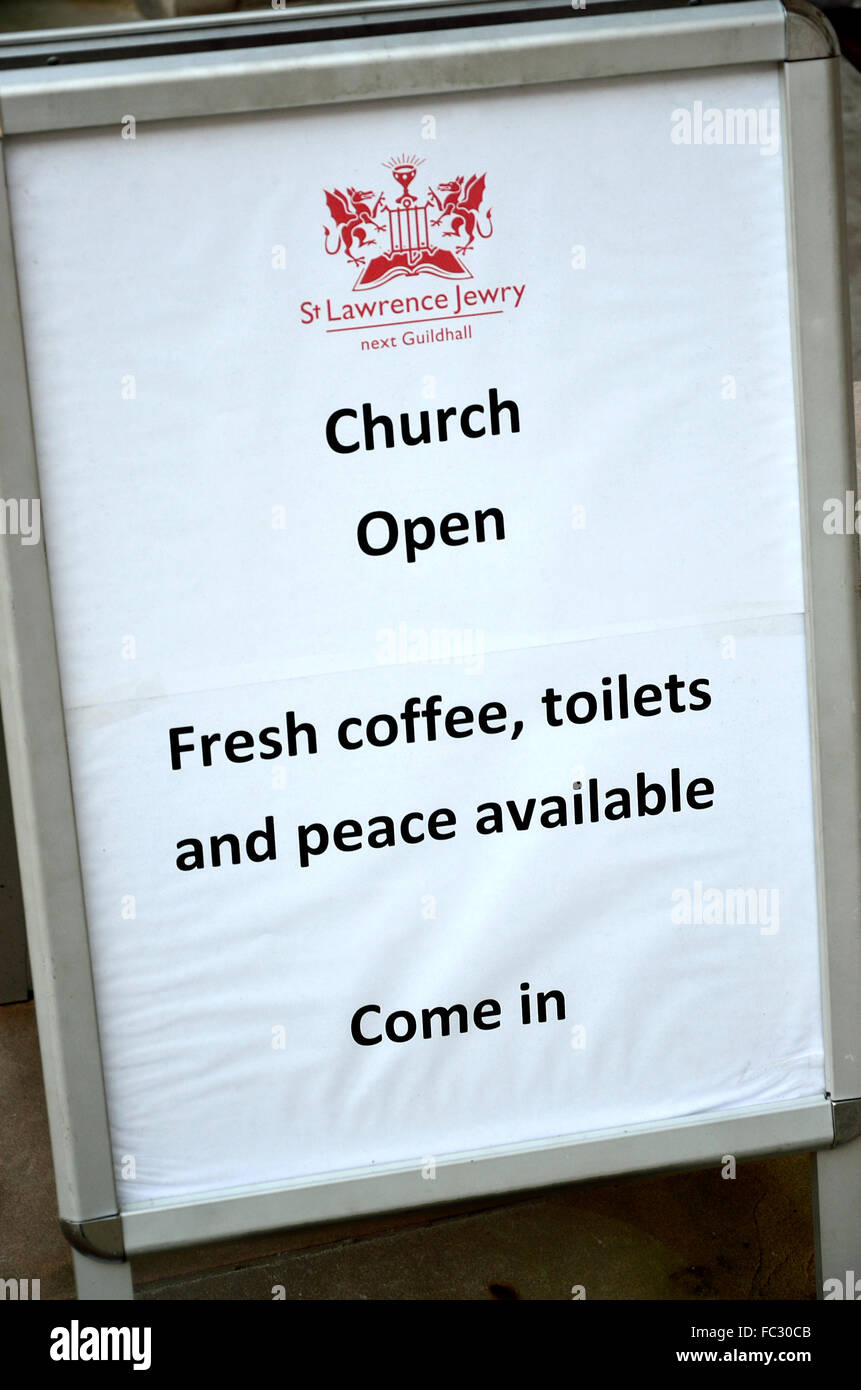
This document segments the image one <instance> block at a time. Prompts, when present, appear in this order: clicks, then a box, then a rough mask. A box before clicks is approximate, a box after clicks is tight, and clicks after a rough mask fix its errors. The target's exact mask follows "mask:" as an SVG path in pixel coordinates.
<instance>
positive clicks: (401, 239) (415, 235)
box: [323, 155, 493, 290]
mask: <svg viewBox="0 0 861 1390" xmlns="http://www.w3.org/2000/svg"><path fill="white" fill-rule="evenodd" d="M423 163H424V160H423V159H419V158H418V157H417V156H415V155H411V156H409V157H408V156H406V155H400V156H399V157H395V158H394V159H390V160H388V161H387V162H386V163H385V164H384V165H383V168H385V169H391V171H392V177H393V178H394V179H395V182H396V183H397V184H398V185H399V186H400V189H401V194H400V197H399V198H396V199H395V200H394V202H392V203H389V202H388V201H387V200H386V195H385V193H384V192H383V193H379V194H377V195H376V196H375V195H374V192H373V190H372V189H369V190H364V189H359V188H350V187H348V188H347V191H346V193H342V192H341V190H340V189H338V188H336V189H334V191H332V192H329V191H328V189H327V190H326V205H327V207H328V209H329V212H330V213H331V215H332V218H333V220H334V222H335V228H334V231H330V229H329V228H328V227H326V226H324V228H323V231H324V233H325V239H324V246H325V248H326V251H327V252H328V254H329V255H330V256H337V255H338V253H339V251H343V252H344V254H345V256H346V257H347V260H348V261H349V262H350V264H351V265H355V266H358V267H359V277H358V279H357V280H356V283H355V285H354V286H353V289H354V290H370V289H373V288H375V286H377V285H384V284H385V283H386V281H387V280H394V279H395V278H396V276H398V275H421V274H426V275H440V276H442V278H443V279H444V280H471V279H472V272H471V271H470V270H469V269H468V267H467V265H466V263H465V261H464V260H463V259H462V257H463V256H465V255H466V254H467V252H468V251H471V250H472V248H473V246H474V244H475V238H476V236H479V237H481V238H482V239H483V240H487V238H488V237H491V236H492V235H493V220H492V212H493V209H492V208H487V209H486V210H483V209H482V207H481V204H482V201H483V199H484V182H485V175H484V174H481V175H478V174H472V175H471V176H470V177H469V178H468V179H467V178H464V177H463V176H462V175H461V176H460V177H458V178H456V179H450V180H449V181H448V182H447V183H441V184H440V185H439V187H438V189H434V188H431V187H428V193H427V198H426V200H425V202H423V203H420V202H419V200H418V198H417V197H415V196H414V195H413V194H412V193H411V192H410V187H411V185H412V182H413V180H414V179H415V176H416V172H417V170H418V167H419V165H420V164H423ZM434 212H436V213H437V214H438V215H437V216H436V217H434V216H433V215H432V214H433V213H434ZM380 217H386V218H387V222H385V221H379V220H378V219H379V218H380ZM482 219H484V226H482ZM432 227H434V228H435V227H443V228H444V230H443V231H442V232H441V234H440V235H441V236H444V237H454V238H457V239H458V242H459V244H458V245H457V246H455V247H454V248H453V249H450V248H449V247H447V246H445V247H444V246H435V245H433V244H432V242H431V232H430V229H431V228H432ZM372 232H383V233H386V232H387V233H388V243H389V245H388V250H382V249H381V250H379V251H376V252H374V254H373V255H371V256H370V259H369V258H368V256H367V255H366V254H365V252H366V251H367V248H368V247H371V246H377V245H379V244H380V243H378V241H377V238H376V237H375V236H372V235H370V233H372Z"/></svg>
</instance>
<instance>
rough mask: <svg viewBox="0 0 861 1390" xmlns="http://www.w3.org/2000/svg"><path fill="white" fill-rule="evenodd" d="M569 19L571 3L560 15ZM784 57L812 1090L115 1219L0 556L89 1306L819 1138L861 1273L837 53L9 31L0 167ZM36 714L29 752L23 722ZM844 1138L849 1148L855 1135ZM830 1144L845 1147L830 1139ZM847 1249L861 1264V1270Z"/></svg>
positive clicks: (776, 0) (24, 395)
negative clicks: (388, 1215)
mask: <svg viewBox="0 0 861 1390" xmlns="http://www.w3.org/2000/svg"><path fill="white" fill-rule="evenodd" d="M563 11H564V13H563ZM741 64H771V65H776V66H777V67H778V68H779V70H780V75H781V102H782V111H781V123H782V127H783V132H784V140H783V150H784V152H783V159H784V180H785V189H786V199H787V215H788V226H787V240H788V248H789V265H790V276H791V291H792V299H793V303H792V316H793V323H792V332H793V356H794V373H795V399H796V407H797V427H798V439H799V458H800V470H801V478H802V521H803V528H804V571H805V593H806V637H807V650H808V682H809V692H810V705H811V726H812V727H811V735H812V751H813V772H814V804H815V813H816V858H817V879H818V891H819V917H820V939H821V943H822V962H823V986H824V998H823V1016H824V1024H825V1037H826V1076H827V1090H826V1092H825V1094H823V1095H822V1096H821V1097H819V1098H815V1099H812V1100H808V1101H804V1102H796V1103H793V1104H774V1105H769V1106H765V1107H760V1108H758V1109H745V1110H734V1111H721V1112H712V1113H707V1114H700V1115H697V1116H695V1117H692V1118H690V1119H687V1120H683V1121H678V1120H674V1121H670V1122H667V1123H665V1124H658V1125H655V1124H650V1125H641V1126H635V1127H631V1128H626V1129H619V1130H613V1131H606V1132H601V1133H591V1134H577V1135H573V1136H571V1137H570V1138H567V1139H555V1140H552V1141H544V1142H538V1143H535V1142H532V1143H524V1144H518V1145H514V1146H511V1147H508V1148H494V1149H490V1150H482V1151H472V1152H468V1153H462V1154H455V1155H450V1156H448V1157H447V1158H445V1159H442V1160H440V1161H439V1162H438V1166H437V1176H436V1181H435V1182H434V1183H433V1184H428V1183H426V1182H422V1181H420V1180H419V1175H418V1174H417V1172H416V1169H415V1166H410V1167H406V1166H405V1165H399V1164H390V1165H385V1166H382V1167H375V1168H373V1169H363V1170H360V1171H349V1172H341V1173H337V1174H327V1175H325V1176H324V1177H322V1178H318V1179H311V1180H308V1179H306V1178H302V1179H300V1180H297V1181H295V1182H292V1183H288V1184H286V1185H283V1186H281V1187H279V1188H278V1189H277V1190H271V1189H260V1188H248V1189H243V1190H238V1191H236V1190H235V1191H231V1192H229V1193H224V1194H217V1193H215V1194H207V1195H206V1196H205V1197H204V1198H202V1199H192V1200H185V1201H182V1202H178V1203H176V1204H172V1205H167V1206H165V1205H159V1206H151V1207H146V1208H138V1209H135V1210H133V1211H129V1212H126V1213H124V1214H122V1215H120V1214H119V1204H118V1201H117V1194H116V1188H115V1181H114V1170H113V1160H112V1153H111V1142H110V1133H109V1126H108V1115H107V1105H106V1100H105V1088H104V1080H103V1075H102V1066H101V1059H100V1051H99V1036H98V1027H97V1018H96V1006H95V998H94V992H93V982H92V972H91V965H90V955H89V943H88V934H87V921H86V913H85V907H84V896H83V889H82V881H81V870H80V863H79V852H78V841H77V833H76V826H75V813H74V806H73V801H72V789H71V781H70V775H69V761H68V752H67V746H66V734H65V726H64V715H63V703H62V697H61V690H60V677H59V671H58V663H57V651H56V644H55V637H54V625H53V616H52V602H51V591H50V585H49V580H48V570H47V562H46V555H45V548H44V541H42V543H41V544H40V545H39V546H38V547H32V548H28V549H27V550H22V547H20V546H17V547H16V546H9V545H4V546H2V547H0V574H2V584H0V686H2V703H3V721H4V726H5V733H6V743H7V748H8V756H9V769H10V781H11V787H12V795H13V804H14V809H15V820H16V830H17V840H18V851H19V859H20V865H21V877H22V884H23V891H24V898H25V904H26V912H27V929H28V939H29V947H30V954H31V961H32V973H33V982H34V990H35V998H36V1007H37V1013H38V1023H39V1036H40V1042H41V1049H42V1058H43V1068H44V1074H45V1085H46V1092H47V1101H48V1114H49V1122H50V1128H51V1139H52V1146H53V1153H54V1165H55V1172H56V1181H57V1193H58V1203H59V1213H60V1219H61V1225H62V1227H63V1230H64V1232H65V1233H66V1235H67V1237H68V1238H69V1240H70V1242H71V1244H72V1246H73V1251H74V1260H75V1267H76V1276H77V1279H78V1289H79V1295H80V1296H81V1297H85V1298H86V1297H90V1298H128V1297H131V1296H132V1281H131V1267H130V1264H129V1258H130V1257H134V1256H135V1255H138V1254H141V1253H143V1252H146V1251H152V1250H157V1249H167V1248H169V1247H172V1246H180V1245H189V1244H196V1243H200V1242H204V1241H208V1240H217V1239H226V1238H231V1237H235V1236H239V1235H247V1234H250V1233H253V1232H260V1231H265V1230H272V1229H277V1228H283V1227H288V1226H293V1225H300V1224H302V1225H307V1224H312V1223H321V1222H327V1221H334V1220H343V1219H345V1218H349V1217H356V1216H360V1215H364V1214H367V1213H372V1212H382V1211H387V1210H394V1209H399V1208H400V1209H403V1208H418V1207H421V1206H425V1205H428V1204H430V1203H441V1202H442V1203H451V1202H453V1201H457V1200H460V1199H467V1198H471V1197H478V1196H482V1197H487V1196H489V1195H494V1194H495V1195H500V1196H501V1195H503V1194H506V1193H511V1192H515V1191H522V1190H528V1189H532V1188H537V1187H542V1186H545V1185H550V1184H559V1183H566V1182H571V1181H575V1180H582V1179H587V1178H606V1177H609V1176H612V1175H616V1174H621V1173H632V1172H644V1171H649V1170H658V1169H664V1170H666V1169H673V1168H684V1167H693V1166H698V1165H704V1164H711V1163H716V1162H719V1160H720V1156H721V1155H722V1154H726V1153H732V1154H734V1155H736V1156H737V1157H740V1158H744V1157H753V1156H760V1155H765V1154H776V1153H782V1152H790V1151H811V1150H818V1151H820V1152H819V1153H818V1155H817V1159H816V1178H817V1187H816V1193H817V1196H816V1201H817V1214H818V1222H819V1227H818V1229H819V1247H820V1252H821V1263H820V1275H819V1277H820V1288H821V1280H822V1279H823V1278H824V1277H827V1275H828V1274H829V1273H833V1274H835V1275H836V1276H837V1277H839V1278H841V1279H842V1278H843V1272H844V1271H845V1270H846V1269H851V1268H861V1142H858V1140H857V1138H856V1136H858V1135H859V1134H861V1008H859V1001H861V845H859V835H858V827H859V815H861V785H859V776H861V748H859V730H858V722H857V711H858V710H859V708H861V698H859V697H861V681H859V632H858V597H857V592H856V584H857V581H858V550H857V542H856V539H855V538H854V537H852V536H849V537H843V538H842V539H841V538H838V537H834V536H826V535H825V534H824V531H823V527H822V501H823V499H825V498H826V497H830V496H842V495H843V494H844V493H845V492H847V491H850V490H853V489H854V488H855V458H854V448H853V436H854V431H853V421H852V411H851V402H852V390H851V365H850V364H851V355H850V352H849V326H848V309H847V303H846V292H845V247H844V227H843V201H842V164H841V133H840V104H839V55H838V51H837V45H836V41H835V39H834V35H833V33H832V31H831V30H830V27H829V26H828V25H827V23H826V22H825V21H824V19H823V18H822V16H821V15H820V14H819V12H818V11H816V10H813V9H812V8H811V7H810V6H809V5H807V4H806V0H789V3H788V4H787V6H786V7H785V6H784V5H783V4H781V3H780V0H747V3H718V4H711V5H703V6H697V7H694V8H691V7H688V6H679V5H677V6H672V5H671V6H666V7H663V8H654V9H650V10H639V9H633V10H632V9H631V8H630V7H620V6H618V5H615V6H614V5H607V4H602V3H601V0H598V3H597V4H595V5H594V6H591V5H590V9H589V11H588V12H585V13H576V12H572V11H571V9H570V7H569V6H561V5H558V4H557V5H549V4H544V3H538V4H536V5H533V6H531V7H529V11H528V14H524V11H523V7H522V6H516V5H513V4H512V3H510V0H478V3H469V4H437V3H425V2H424V0H412V2H411V0H374V2H372V3H361V4H351V5H349V6H346V5H317V6H303V7H294V8H292V9H291V10H289V11H288V12H286V13H285V14H283V15H280V16H277V17H273V16H272V14H271V13H268V14H265V15H240V16H236V17H235V19H234V20H233V21H229V20H226V19H225V18H224V17H223V16H219V17H218V18H217V20H211V19H210V20H196V21H191V22H184V23H179V22H173V23H168V24H163V25H133V26H128V27H124V28H123V29H111V30H101V31H91V32H90V34H89V35H87V34H86V33H82V32H81V31H75V32H74V33H73V34H70V33H69V32H68V31H64V32H63V33H62V34H51V35H47V36H45V35H40V36H33V35H26V36H20V37H19V38H16V39H13V40H11V41H8V40H7V41H4V44H3V45H0V126H2V139H0V157H2V151H3V148H4V147H5V145H6V142H7V141H9V140H12V141H14V140H15V139H16V138H17V137H21V136H26V135H29V134H33V133H37V132H56V131H63V130H72V129H81V128H85V127H94V126H115V127H119V126H120V124H121V122H122V119H123V117H124V116H125V115H126V114H127V113H128V112H133V113H134V115H135V119H136V120H137V121H141V122H146V121H159V120H165V119H176V118H201V117H203V118H208V117H225V116H229V115H231V114H237V113H240V112H251V111H264V110H284V109H287V108H291V107H299V106H306V107H316V106H325V105H328V104H331V103H338V102H355V101H361V100H367V101H371V100H374V101H377V100H384V99H387V98H394V97H405V96H417V95H420V94H422V95H429V94H438V93H443V92H462V91H476V92H477V91H481V90H483V89H501V88H506V87H527V86H530V85H539V84H544V83H551V82H553V83H567V82H577V81H580V80H585V79H590V78H607V77H623V76H629V75H632V74H641V73H656V72H667V71H673V70H690V69H697V68H710V67H720V66H736V65H741ZM0 347H2V353H3V362H4V372H3V374H2V377H0V486H2V492H3V495H4V496H12V497H34V498H35V497H38V496H39V495H40V491H39V481H38V460H37V457H36V450H35V445H34V438H33V430H32V424H31V417H30V407H29V395H28V381H27V371H26V363H25V351H24V340H23V334H22V325H21V318H20V312H19V306H18V291H17V277H16V269H15V254H14V247H13V242H12V232H11V226H10V216H9V205H8V194H7V191H6V181H5V165H4V176H3V179H2V180H0ZM37 729H38V740H37V739H36V730H37ZM852 1139H855V1142H852V1143H846V1142H845V1141H848V1140H852ZM835 1145H840V1147H839V1148H835V1147H834V1146H835ZM853 1261H854V1263H853Z"/></svg>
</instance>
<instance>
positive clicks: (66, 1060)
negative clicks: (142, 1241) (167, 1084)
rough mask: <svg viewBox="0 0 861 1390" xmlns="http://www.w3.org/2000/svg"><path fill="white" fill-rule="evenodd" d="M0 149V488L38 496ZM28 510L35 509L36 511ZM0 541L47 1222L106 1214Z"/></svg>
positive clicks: (110, 1192) (49, 714) (56, 876)
mask: <svg viewBox="0 0 861 1390" xmlns="http://www.w3.org/2000/svg"><path fill="white" fill-rule="evenodd" d="M4 154H5V152H4V144H3V142H2V141H0V353H2V360H3V372H2V374H0V479H2V488H3V496H4V497H5V498H17V499H19V503H20V500H22V499H30V500H31V502H35V500H37V499H40V489H39V480H38V470H37V463H36V449H35V440H34V435H33V422H32V416H31V410H30V393H29V384H28V379H27V366H26V357H25V350H24V338H23V330H22V322H21V313H20V305H19V298H18V282H17V273H16V268H15V252H14V243H13V235H12V224H11V217H10V207H9V197H8V189H7V183H6V164H5V157H4ZM40 514H41V502H40ZM40 532H41V534H40V538H39V543H38V545H32V546H25V545H24V544H23V543H22V542H21V540H20V539H19V538H16V537H14V536H11V535H6V536H4V537H3V539H2V542H0V637H2V641H0V694H2V706H3V728H4V733H5V740H6V748H7V752H8V763H9V782H10V788H11V793H12V804H13V808H14V816H15V834H16V842H17V849H18V860H19V865H20V870H21V887H22V893H23V898H24V904H25V914H26V921H27V942H28V946H29V951H30V962H31V970H32V977H33V991H34V997H35V1004H36V1017H37V1020H38V1029H39V1049H40V1055H41V1059H42V1070H43V1075H44V1080H45V1094H46V1101H47V1109H48V1123H49V1128H50V1133H51V1148H52V1154H53V1162H54V1175H55V1181H56V1187H57V1198H58V1206H59V1214H60V1216H61V1218H63V1219H65V1220H68V1221H70V1222H80V1221H83V1220H90V1219H92V1218H94V1217H102V1216H105V1215H111V1214H113V1213H115V1212H116V1210H117V1199H116V1190H115V1186H114V1175H113V1159H112V1152H111V1142H110V1133H109V1127H108V1116H107V1103H106V1099H105V1086H104V1076H103V1072H102V1063H101V1048H100V1044H99V1034H98V1024H97V1019H96V1006H95V995H94V990H93V979H92V966H91V961H90V951H89V939H88V934H87V922H86V913H85V906H84V895H83V884H82V878H81V867H80V859H79V853H78V840H77V825H76V821H75V815H74V804H73V800H72V788H71V777H70V771H69V758H68V748H67V744H66V729H65V718H64V713H63V703H62V695H61V690H60V675H59V665H58V658H57V648H56V642H55V635H54V620H53V609H52V601H51V591H50V583H49V577H48V567H47V556H46V550H45V537H44V527H42V526H40Z"/></svg>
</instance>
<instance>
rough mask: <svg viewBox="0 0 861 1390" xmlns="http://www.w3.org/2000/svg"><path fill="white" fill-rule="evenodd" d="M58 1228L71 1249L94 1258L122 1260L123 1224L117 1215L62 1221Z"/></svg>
mask: <svg viewBox="0 0 861 1390" xmlns="http://www.w3.org/2000/svg"><path fill="white" fill-rule="evenodd" d="M60 1230H61V1231H62V1232H63V1235H64V1236H65V1237H66V1240H67V1241H68V1242H69V1244H70V1245H71V1247H72V1249H73V1250H77V1252H78V1254H79V1255H89V1256H90V1258H91V1259H94V1260H124V1259H125V1257H126V1252H125V1249H124V1247H123V1225H122V1221H121V1220H120V1218H119V1216H98V1217H95V1218H94V1219H93V1220H92V1221H64V1220H63V1218H62V1217H60Z"/></svg>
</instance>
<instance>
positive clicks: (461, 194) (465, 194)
mask: <svg viewBox="0 0 861 1390" xmlns="http://www.w3.org/2000/svg"><path fill="white" fill-rule="evenodd" d="M485 177H486V176H485V175H484V174H482V175H481V177H479V176H478V174H472V175H471V176H470V178H468V179H464V178H463V175H460V176H459V177H458V178H456V179H451V181H450V182H449V183H441V184H440V191H441V192H442V193H443V194H444V195H445V196H444V197H443V198H440V197H439V194H437V193H435V192H434V190H433V189H432V188H431V189H429V190H428V191H429V193H430V196H431V198H433V200H434V202H435V203H436V205H437V207H438V208H439V217H437V218H436V219H435V220H434V221H433V223H432V224H431V225H432V226H434V227H438V226H439V224H440V223H441V222H442V221H444V219H445V218H446V217H448V218H449V219H450V225H449V230H448V231H447V232H443V236H463V237H466V241H465V242H464V243H463V245H462V246H458V248H457V250H458V251H460V252H461V253H462V252H464V251H469V250H471V248H472V244H473V242H474V241H475V234H476V232H478V235H479V236H480V237H482V239H483V240H485V241H486V240H487V238H488V237H490V236H492V235H493V217H492V214H493V208H488V209H487V211H486V213H485V216H486V218H487V231H486V232H483V231H482V229H481V225H480V223H479V220H478V214H479V209H480V207H481V200H482V198H483V197H484V181H485Z"/></svg>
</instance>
